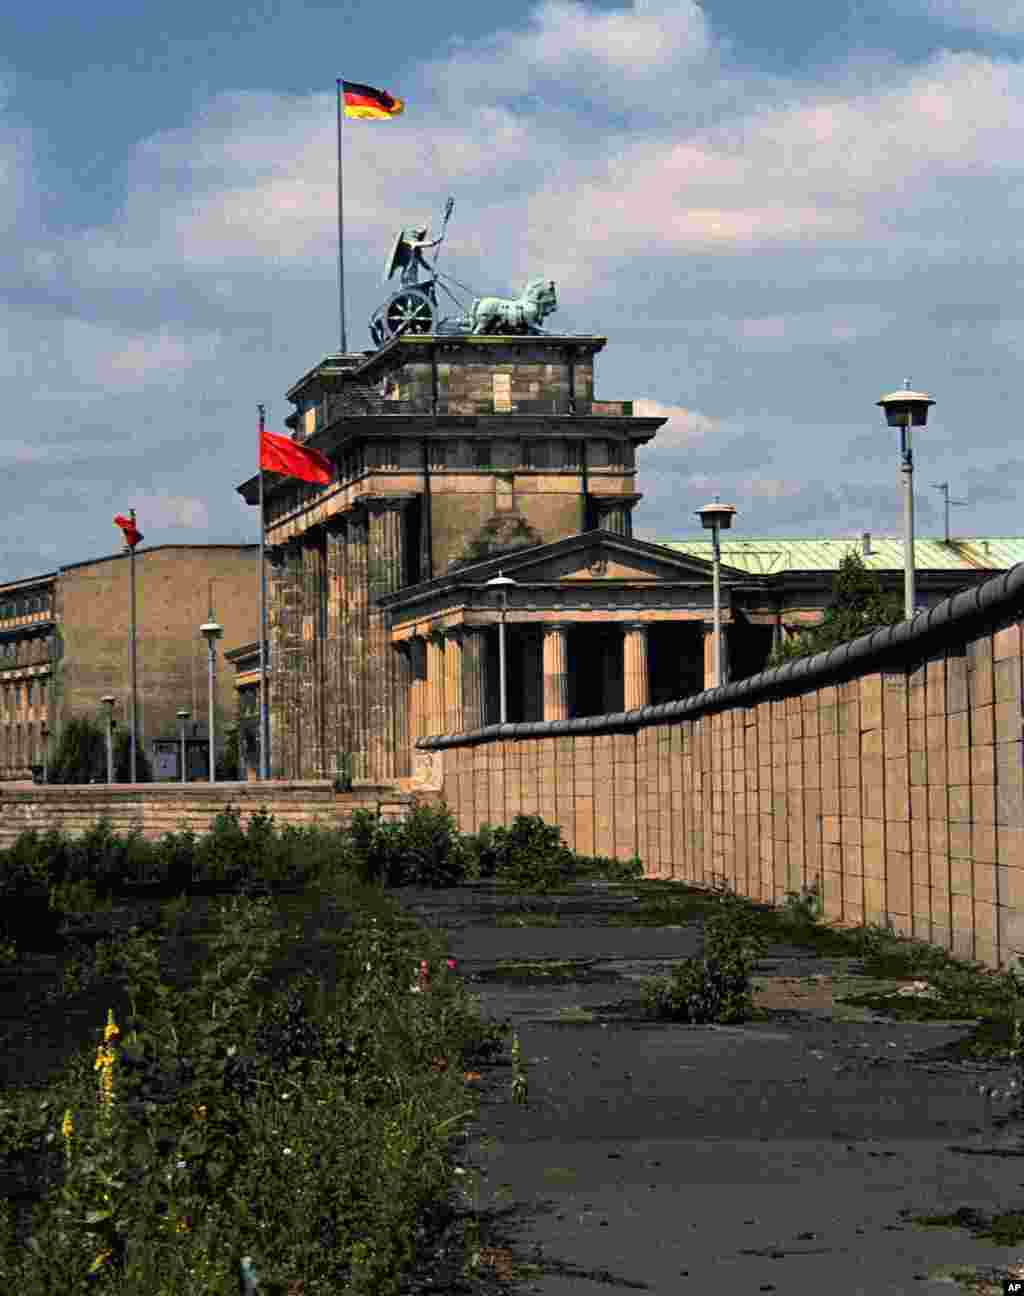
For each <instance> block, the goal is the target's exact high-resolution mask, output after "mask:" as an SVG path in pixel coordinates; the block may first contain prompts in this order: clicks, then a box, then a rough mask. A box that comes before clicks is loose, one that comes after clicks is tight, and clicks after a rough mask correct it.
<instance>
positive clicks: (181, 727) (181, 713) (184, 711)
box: [178, 707, 192, 783]
mask: <svg viewBox="0 0 1024 1296" xmlns="http://www.w3.org/2000/svg"><path fill="white" fill-rule="evenodd" d="M191 714H192V712H191V711H190V710H189V709H188V707H179V708H178V736H179V737H180V738H181V781H182V783H186V782H188V776H187V774H186V767H185V722H186V721H187V720H188V718H189V716H190V715H191Z"/></svg>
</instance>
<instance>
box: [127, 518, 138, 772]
mask: <svg viewBox="0 0 1024 1296" xmlns="http://www.w3.org/2000/svg"><path fill="white" fill-rule="evenodd" d="M128 516H129V517H130V518H131V520H132V527H133V528H135V510H134V509H129V510H128ZM136 529H137V528H136ZM128 552H129V553H130V554H131V558H130V559H129V563H130V568H131V570H130V583H131V629H130V631H129V634H130V639H129V661H130V663H131V677H132V697H131V702H132V714H131V778H132V782H133V783H134V782H135V781H136V779H135V774H136V769H135V716H136V706H137V704H138V676H137V673H136V669H135V667H136V662H135V546H134V545H131V546H130V548H129V550H128Z"/></svg>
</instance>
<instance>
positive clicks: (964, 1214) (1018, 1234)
mask: <svg viewBox="0 0 1024 1296" xmlns="http://www.w3.org/2000/svg"><path fill="white" fill-rule="evenodd" d="M911 1223H912V1224H917V1225H919V1226H920V1227H921V1228H949V1229H967V1230H968V1232H970V1233H971V1234H973V1236H974V1237H976V1238H978V1239H979V1240H982V1241H987V1242H992V1243H994V1244H995V1245H996V1246H1017V1245H1018V1244H1019V1243H1020V1242H1024V1210H1015V1211H1000V1212H999V1214H998V1215H989V1214H987V1213H986V1212H985V1211H979V1210H975V1209H974V1208H973V1207H971V1206H960V1207H958V1208H957V1209H956V1210H955V1211H953V1212H952V1213H950V1214H948V1215H919V1216H916V1217H914V1218H913V1219H912V1220H911Z"/></svg>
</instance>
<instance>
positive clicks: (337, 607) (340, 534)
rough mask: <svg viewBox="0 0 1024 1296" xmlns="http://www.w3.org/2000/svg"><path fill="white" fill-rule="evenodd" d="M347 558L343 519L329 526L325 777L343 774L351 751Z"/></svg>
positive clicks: (326, 591)
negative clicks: (346, 696) (345, 684)
mask: <svg viewBox="0 0 1024 1296" xmlns="http://www.w3.org/2000/svg"><path fill="white" fill-rule="evenodd" d="M344 556H345V528H344V524H343V523H342V522H341V520H340V518H331V519H330V520H329V521H328V523H327V527H326V535H325V550H324V585H325V598H326V602H327V617H326V631H327V633H326V636H325V639H324V646H323V693H324V697H323V716H324V778H337V777H338V776H339V775H340V774H341V773H342V754H343V753H344V752H346V751H347V750H348V748H347V746H346V744H345V739H344V732H343V727H342V725H343V713H342V683H341V671H342V643H343V639H342V598H343V587H342V571H343V567H344Z"/></svg>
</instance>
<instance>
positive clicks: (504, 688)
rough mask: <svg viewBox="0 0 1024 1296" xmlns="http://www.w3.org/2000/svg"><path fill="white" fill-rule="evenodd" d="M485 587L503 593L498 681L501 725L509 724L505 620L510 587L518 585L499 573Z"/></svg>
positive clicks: (499, 630) (509, 577)
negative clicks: (491, 587)
mask: <svg viewBox="0 0 1024 1296" xmlns="http://www.w3.org/2000/svg"><path fill="white" fill-rule="evenodd" d="M484 584H485V585H492V586H494V587H495V588H496V589H497V590H499V592H500V593H501V623H500V624H499V626H498V680H499V688H500V699H501V711H500V715H501V720H500V723H501V724H507V723H508V668H507V657H506V651H505V618H506V616H507V614H508V587H509V586H510V585H518V584H519V582H518V581H514V580H513V579H512V577H511V576H503V575H502V574H501V572H500V571H499V572H498V574H497V576H492V577H491V579H490V580H489V581H484Z"/></svg>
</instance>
